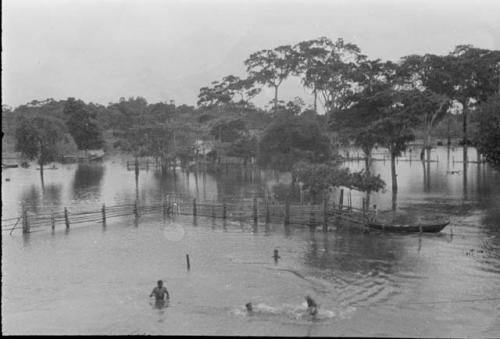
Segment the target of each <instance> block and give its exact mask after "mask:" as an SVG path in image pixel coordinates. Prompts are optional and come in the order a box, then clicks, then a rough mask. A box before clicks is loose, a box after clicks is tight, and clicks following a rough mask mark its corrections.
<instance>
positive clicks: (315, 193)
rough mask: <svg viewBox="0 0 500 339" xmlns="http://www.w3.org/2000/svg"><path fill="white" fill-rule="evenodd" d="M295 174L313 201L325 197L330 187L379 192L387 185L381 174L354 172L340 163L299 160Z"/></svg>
mask: <svg viewBox="0 0 500 339" xmlns="http://www.w3.org/2000/svg"><path fill="white" fill-rule="evenodd" d="M293 174H294V176H296V177H297V180H299V181H300V182H302V184H303V186H302V187H303V188H304V189H306V190H308V191H309V193H310V194H311V196H312V201H313V202H315V201H317V198H318V197H324V195H325V194H326V193H327V192H328V190H329V189H330V188H333V187H340V186H343V187H347V188H351V189H355V190H358V191H362V192H366V191H372V192H378V191H379V190H381V189H383V188H384V187H385V182H384V181H383V180H382V179H381V178H380V175H377V176H373V175H367V174H366V173H365V172H364V171H360V172H354V173H352V172H351V171H350V170H349V169H348V168H341V167H340V165H339V164H338V163H332V162H330V163H321V164H311V163H307V162H303V161H302V162H299V163H297V164H295V165H294V167H293Z"/></svg>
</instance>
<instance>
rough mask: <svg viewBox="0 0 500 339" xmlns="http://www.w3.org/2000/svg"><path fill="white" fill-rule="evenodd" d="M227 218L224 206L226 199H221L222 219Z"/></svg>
mask: <svg viewBox="0 0 500 339" xmlns="http://www.w3.org/2000/svg"><path fill="white" fill-rule="evenodd" d="M226 218H227V207H226V201H225V200H222V219H226Z"/></svg>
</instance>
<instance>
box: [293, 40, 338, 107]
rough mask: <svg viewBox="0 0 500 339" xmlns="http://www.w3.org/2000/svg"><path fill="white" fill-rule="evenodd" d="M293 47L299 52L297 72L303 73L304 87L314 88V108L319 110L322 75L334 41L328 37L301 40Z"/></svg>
mask: <svg viewBox="0 0 500 339" xmlns="http://www.w3.org/2000/svg"><path fill="white" fill-rule="evenodd" d="M293 48H294V49H295V50H296V51H297V54H298V65H297V70H296V73H297V74H298V75H301V78H302V79H301V80H302V84H303V85H304V87H305V88H309V89H312V92H313V95H314V105H313V109H314V110H315V111H316V112H317V101H318V87H319V86H320V76H321V74H322V70H323V67H324V66H325V64H326V63H327V59H328V57H329V55H330V53H331V51H332V49H333V42H332V41H331V40H330V39H328V38H326V37H320V38H318V39H314V40H307V41H302V42H299V43H298V44H296V45H295V46H294V47H293Z"/></svg>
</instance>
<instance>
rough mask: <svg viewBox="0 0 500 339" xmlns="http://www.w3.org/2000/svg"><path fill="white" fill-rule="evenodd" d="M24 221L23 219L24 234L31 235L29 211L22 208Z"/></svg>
mask: <svg viewBox="0 0 500 339" xmlns="http://www.w3.org/2000/svg"><path fill="white" fill-rule="evenodd" d="M21 213H22V219H23V221H22V222H23V234H26V233H29V232H30V223H29V220H28V211H27V210H26V208H25V207H24V205H23V206H22V212H21Z"/></svg>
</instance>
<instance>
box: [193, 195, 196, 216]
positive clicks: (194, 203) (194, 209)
mask: <svg viewBox="0 0 500 339" xmlns="http://www.w3.org/2000/svg"><path fill="white" fill-rule="evenodd" d="M193 217H196V198H194V199H193Z"/></svg>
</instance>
